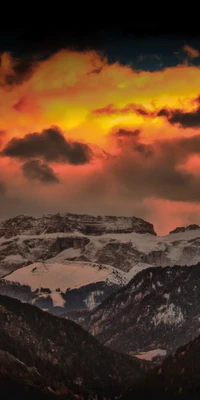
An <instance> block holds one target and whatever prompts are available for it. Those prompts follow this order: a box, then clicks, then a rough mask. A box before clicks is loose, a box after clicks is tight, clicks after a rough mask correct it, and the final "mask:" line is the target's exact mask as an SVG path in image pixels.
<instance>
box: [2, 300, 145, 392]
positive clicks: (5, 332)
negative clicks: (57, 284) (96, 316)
mask: <svg viewBox="0 0 200 400" xmlns="http://www.w3.org/2000/svg"><path fill="white" fill-rule="evenodd" d="M0 338H1V340H0V350H2V351H7V352H8V353H9V354H10V355H11V356H13V357H15V358H17V359H18V360H20V361H21V362H22V363H24V364H25V365H29V366H31V367H34V368H36V370H37V371H38V373H39V374H40V375H41V376H42V378H43V382H45V384H46V386H50V387H52V389H54V390H55V389H59V388H61V389H62V388H63V387H64V388H66V387H67V388H68V389H70V390H72V391H75V393H76V392H78V390H79V394H81V391H82V390H84V391H83V392H82V394H84V392H85V393H86V394H87V397H86V396H85V399H88V398H90V397H89V395H88V394H89V393H93V394H96V395H99V396H105V397H108V398H110V397H112V398H114V397H115V396H116V395H119V394H120V393H123V391H124V390H125V389H126V387H129V386H130V384H131V382H134V380H136V379H138V378H139V377H140V376H142V375H143V374H144V372H145V371H146V370H147V369H149V368H150V367H149V363H147V362H145V361H142V360H138V359H135V358H131V357H128V356H126V355H123V354H118V353H116V352H114V351H111V350H110V349H107V348H105V347H104V346H103V345H102V344H100V343H99V342H98V341H97V340H96V339H95V338H93V337H92V336H91V335H90V334H89V333H88V332H86V331H84V330H83V329H82V328H81V327H80V326H78V325H77V324H75V323H74V322H72V321H69V320H65V319H62V318H57V317H55V316H52V315H50V314H48V313H46V312H43V311H41V310H39V309H38V308H37V307H34V306H31V305H29V304H23V303H20V302H19V301H18V300H15V299H11V298H9V297H6V296H0ZM77 394H78V393H77ZM64 398H66V397H64ZM69 398H71V397H69ZM72 398H73V397H72ZM83 398H84V397H83ZM97 398H98V397H97Z"/></svg>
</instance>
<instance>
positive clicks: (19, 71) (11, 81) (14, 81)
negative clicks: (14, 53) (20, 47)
mask: <svg viewBox="0 0 200 400" xmlns="http://www.w3.org/2000/svg"><path fill="white" fill-rule="evenodd" d="M2 57H3V55H0V71H1V65H2ZM37 64H38V61H37V59H36V57H33V56H29V57H27V56H23V57H21V58H12V60H11V66H10V68H9V69H8V71H5V70H4V71H3V81H2V82H1V86H9V87H12V86H15V85H21V84H22V83H23V82H24V81H27V80H28V79H30V78H31V76H32V75H33V73H34V70H35V68H36V66H37Z"/></svg>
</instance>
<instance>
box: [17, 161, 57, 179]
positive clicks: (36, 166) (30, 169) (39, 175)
mask: <svg viewBox="0 0 200 400" xmlns="http://www.w3.org/2000/svg"><path fill="white" fill-rule="evenodd" d="M21 168H22V171H23V173H24V176H25V177H26V178H28V179H30V180H37V181H39V182H42V183H59V179H58V177H57V176H56V174H55V172H54V170H53V169H52V168H51V167H49V165H48V164H46V163H43V162H41V161H40V160H30V161H27V162H26V163H25V164H23V165H22V167H21Z"/></svg>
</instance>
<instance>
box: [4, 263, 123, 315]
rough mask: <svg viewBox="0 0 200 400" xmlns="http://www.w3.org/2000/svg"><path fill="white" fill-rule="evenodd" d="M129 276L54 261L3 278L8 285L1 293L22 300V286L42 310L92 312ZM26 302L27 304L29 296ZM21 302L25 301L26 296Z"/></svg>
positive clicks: (98, 267)
mask: <svg viewBox="0 0 200 400" xmlns="http://www.w3.org/2000/svg"><path fill="white" fill-rule="evenodd" d="M60 258H61V256H60ZM56 261H57V262H56ZM126 275H127V274H125V273H123V272H121V271H119V270H117V269H115V268H113V267H109V266H105V265H99V264H95V263H86V262H80V261H71V262H70V261H68V262H62V261H60V262H58V260H55V259H52V260H49V262H42V263H41V262H38V263H34V264H31V265H29V266H27V267H24V268H19V269H17V270H16V271H14V272H13V273H11V274H10V275H8V276H6V278H3V279H4V281H5V284H4V285H2V284H1V285H0V293H4V294H5V293H7V294H8V292H9V291H10V292H9V294H10V293H11V295H12V297H17V298H19V297H18V296H16V293H17V291H16V284H17V289H19V285H20V286H21V287H27V291H28V292H29V293H32V294H33V296H31V297H30V300H31V301H29V302H31V303H34V304H37V305H39V306H40V307H41V308H44V309H48V310H50V311H56V310H57V312H62V313H63V312H64V311H67V310H68V311H69V310H71V309H73V308H76V307H77V308H88V309H92V308H94V307H95V306H97V305H98V304H99V303H100V302H102V301H103V300H104V299H105V298H106V297H107V296H108V295H109V294H111V293H113V291H115V290H117V289H119V288H120V287H122V286H123V285H124V284H125V283H127V281H128V278H127V277H126ZM2 290H4V291H3V292H2ZM6 290H7V292H6ZM25 298H26V301H27V292H26V297H25V296H24V299H25ZM20 299H22V300H23V297H22V294H20ZM73 302H74V307H73ZM59 308H62V310H60V309H59Z"/></svg>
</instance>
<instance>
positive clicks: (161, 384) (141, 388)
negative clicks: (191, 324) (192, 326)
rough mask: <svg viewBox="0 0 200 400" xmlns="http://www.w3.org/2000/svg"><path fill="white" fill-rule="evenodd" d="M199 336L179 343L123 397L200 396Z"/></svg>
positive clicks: (125, 399) (194, 398) (128, 399)
mask: <svg viewBox="0 0 200 400" xmlns="http://www.w3.org/2000/svg"><path fill="white" fill-rule="evenodd" d="M199 352H200V336H198V337H197V338H196V339H195V340H193V341H191V342H189V343H188V344H185V345H184V346H183V347H180V348H179V349H178V350H177V352H176V353H175V354H174V355H172V356H169V357H168V358H167V359H165V360H164V361H163V363H162V364H161V365H160V366H159V367H158V368H156V369H155V370H153V371H151V372H150V373H148V374H147V375H146V377H145V378H144V379H141V380H140V381H139V382H137V383H136V385H133V387H132V389H128V391H127V393H126V394H125V395H124V396H122V400H132V399H135V400H140V399H145V400H149V399H155V400H160V399H166V400H171V399H174V400H176V399H184V400H197V399H199V398H200V379H199V378H200V376H199V375H200V373H199V371H200V358H199Z"/></svg>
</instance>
